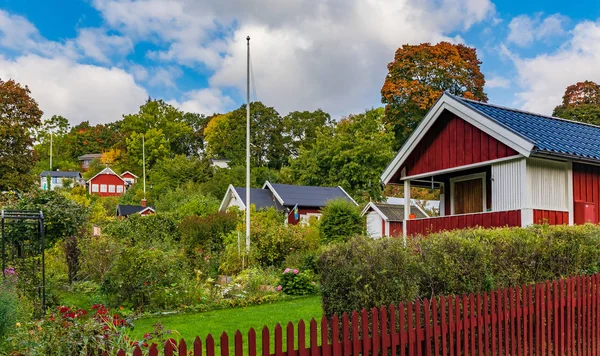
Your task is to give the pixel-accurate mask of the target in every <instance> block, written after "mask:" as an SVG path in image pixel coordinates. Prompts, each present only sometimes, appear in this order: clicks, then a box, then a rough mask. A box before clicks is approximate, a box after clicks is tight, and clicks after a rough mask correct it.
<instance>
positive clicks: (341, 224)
mask: <svg viewBox="0 0 600 356" xmlns="http://www.w3.org/2000/svg"><path fill="white" fill-rule="evenodd" d="M319 229H320V231H321V235H322V238H323V240H324V241H326V242H336V241H347V240H348V239H349V238H351V237H354V236H356V235H358V234H360V233H361V232H362V231H363V229H364V221H363V218H362V217H361V216H360V211H359V210H358V207H356V206H355V205H354V204H353V203H351V202H349V201H347V200H343V199H336V200H332V201H330V202H329V203H328V204H327V206H325V208H323V215H322V217H321V222H320V224H319Z"/></svg>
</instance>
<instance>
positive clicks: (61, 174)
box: [40, 171, 81, 178]
mask: <svg viewBox="0 0 600 356" xmlns="http://www.w3.org/2000/svg"><path fill="white" fill-rule="evenodd" d="M47 176H50V177H68V178H80V177H81V173H80V172H67V171H43V172H42V173H41V174H40V177H47Z"/></svg>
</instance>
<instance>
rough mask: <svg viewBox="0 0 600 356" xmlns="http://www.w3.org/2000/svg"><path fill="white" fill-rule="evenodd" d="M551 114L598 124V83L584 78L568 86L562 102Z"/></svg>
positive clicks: (599, 108) (599, 90) (599, 113)
mask: <svg viewBox="0 0 600 356" xmlns="http://www.w3.org/2000/svg"><path fill="white" fill-rule="evenodd" d="M552 115H553V116H556V117H561V118H563V119H568V120H575V121H581V122H585V123H588V124H594V125H600V85H598V84H596V83H594V82H592V81H588V80H586V81H584V82H579V83H577V84H573V85H570V86H568V87H567V89H566V90H565V95H563V101H562V104H561V105H559V106H557V107H556V108H554V112H553V113H552Z"/></svg>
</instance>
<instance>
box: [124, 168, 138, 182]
mask: <svg viewBox="0 0 600 356" xmlns="http://www.w3.org/2000/svg"><path fill="white" fill-rule="evenodd" d="M121 178H123V180H124V181H125V182H127V184H129V185H134V184H135V182H137V179H138V176H136V175H135V174H133V173H131V172H129V171H125V172H123V173H121Z"/></svg>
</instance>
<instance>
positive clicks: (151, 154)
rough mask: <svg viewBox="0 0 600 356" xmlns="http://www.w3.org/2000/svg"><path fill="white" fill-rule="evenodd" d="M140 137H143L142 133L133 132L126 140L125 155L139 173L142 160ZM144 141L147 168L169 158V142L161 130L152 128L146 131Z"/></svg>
mask: <svg viewBox="0 0 600 356" xmlns="http://www.w3.org/2000/svg"><path fill="white" fill-rule="evenodd" d="M142 136H144V133H137V132H133V133H132V134H131V136H129V137H128V138H127V155H128V157H129V159H130V162H132V163H133V164H135V165H136V166H137V167H136V168H138V170H139V171H141V168H142V165H143V158H144V157H143V153H144V152H143V149H142V148H143V147H142ZM144 141H145V142H144V144H145V149H146V167H147V168H152V167H153V166H154V164H155V163H156V162H157V161H159V160H161V159H163V158H165V157H169V156H170V151H169V146H170V145H169V140H168V139H167V138H165V135H164V133H163V131H162V130H161V129H154V128H152V129H149V130H148V131H146V133H145V137H144Z"/></svg>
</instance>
